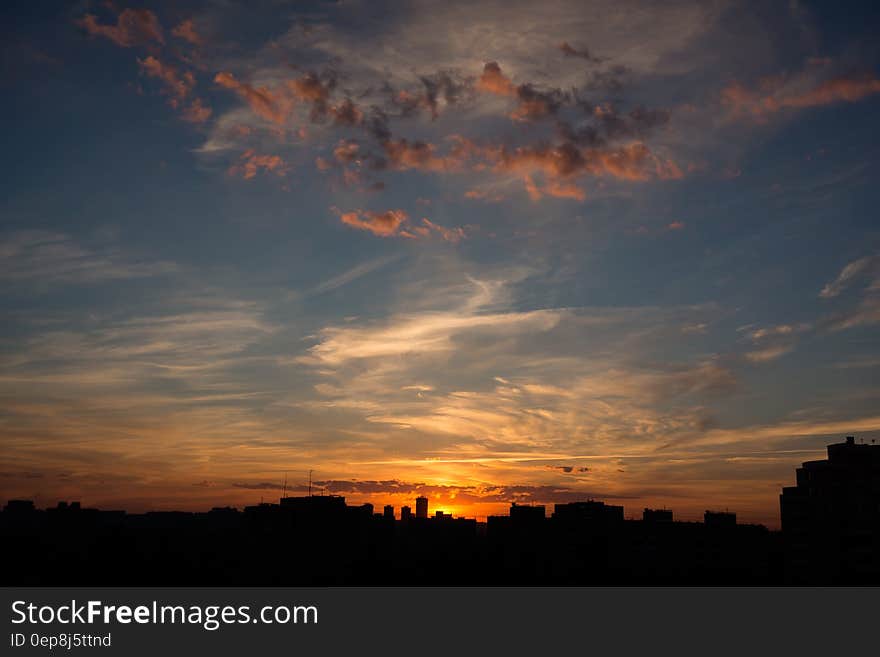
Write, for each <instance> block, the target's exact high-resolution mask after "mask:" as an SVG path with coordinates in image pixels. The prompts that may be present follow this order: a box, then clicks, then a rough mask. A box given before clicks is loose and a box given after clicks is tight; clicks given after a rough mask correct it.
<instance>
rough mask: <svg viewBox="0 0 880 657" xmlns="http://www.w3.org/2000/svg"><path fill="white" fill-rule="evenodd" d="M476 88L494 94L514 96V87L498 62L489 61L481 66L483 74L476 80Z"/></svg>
mask: <svg viewBox="0 0 880 657" xmlns="http://www.w3.org/2000/svg"><path fill="white" fill-rule="evenodd" d="M477 89H479V90H480V91H485V92H487V93H490V94H495V95H496V96H515V95H516V87H514V85H513V82H511V81H510V78H508V77H507V76H506V75H504V73H502V72H501V67H500V66H498V62H489V63H487V64H486V65H485V66H484V67H483V74H482V75H481V76H480V77H479V79H478V80H477Z"/></svg>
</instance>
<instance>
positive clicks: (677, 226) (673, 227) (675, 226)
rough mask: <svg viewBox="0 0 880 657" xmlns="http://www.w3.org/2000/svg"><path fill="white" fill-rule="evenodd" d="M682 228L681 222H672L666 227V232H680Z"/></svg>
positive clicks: (682, 223)
mask: <svg viewBox="0 0 880 657" xmlns="http://www.w3.org/2000/svg"><path fill="white" fill-rule="evenodd" d="M683 228H684V222H683V221H673V222H672V223H671V224H669V225H668V226H667V227H666V230H682V229H683Z"/></svg>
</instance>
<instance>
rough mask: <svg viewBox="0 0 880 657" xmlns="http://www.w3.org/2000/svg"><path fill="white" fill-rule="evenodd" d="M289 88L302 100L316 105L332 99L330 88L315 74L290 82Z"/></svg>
mask: <svg viewBox="0 0 880 657" xmlns="http://www.w3.org/2000/svg"><path fill="white" fill-rule="evenodd" d="M288 86H289V87H290V89H291V90H292V91H293V93H294V94H295V95H296V96H297V97H298V98H300V99H301V100H307V101H311V102H313V103H314V102H321V101H326V100H327V99H328V98H329V97H330V89H329V87H327V86H326V85H324V84H323V83H322V82H321V81H320V80H319V79H318V76H317V75H315V74H314V73H309V74H307V75H305V76H303V77H301V78H299V79H297V80H291V81H290V82H288Z"/></svg>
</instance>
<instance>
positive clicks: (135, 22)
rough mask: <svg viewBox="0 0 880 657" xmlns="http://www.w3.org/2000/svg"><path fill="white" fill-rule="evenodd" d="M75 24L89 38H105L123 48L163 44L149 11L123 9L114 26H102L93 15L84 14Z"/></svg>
mask: <svg viewBox="0 0 880 657" xmlns="http://www.w3.org/2000/svg"><path fill="white" fill-rule="evenodd" d="M75 23H76V25H78V26H79V27H81V28H82V29H84V30H85V31H86V32H88V34H89V35H90V36H102V37H106V38H107V39H110V40H111V41H112V42H113V43H115V44H116V45H117V46H122V47H123V48H130V47H132V46H137V45H144V44H147V43H149V42H151V41H156V42H157V43H163V44H164V43H165V38H164V37H163V36H162V26H161V25H160V24H159V19H158V18H157V17H156V14H154V13H153V12H152V11H150V10H149V9H123V10H122V11H121V12H120V13H119V16H118V17H117V19H116V25H102V24H100V23H98V19H97V17H96V16H95V15H94V14H86V15H85V16H83V17H82V18H80V19H79V20H77V21H75Z"/></svg>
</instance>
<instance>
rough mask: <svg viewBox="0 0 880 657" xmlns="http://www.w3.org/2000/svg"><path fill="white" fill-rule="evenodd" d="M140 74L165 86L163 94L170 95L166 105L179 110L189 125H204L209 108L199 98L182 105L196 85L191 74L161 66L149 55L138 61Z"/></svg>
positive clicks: (161, 64) (165, 65)
mask: <svg viewBox="0 0 880 657" xmlns="http://www.w3.org/2000/svg"><path fill="white" fill-rule="evenodd" d="M138 65H139V66H140V68H141V72H142V73H143V74H144V75H146V76H147V77H151V78H155V79H157V80H159V81H161V82H162V84H163V85H164V86H165V92H166V93H168V94H170V96H171V98H170V100H169V101H168V103H169V104H170V105H171V107H173V108H174V109H176V110H180V112H181V117H182V118H183V119H184V120H185V121H189V122H191V123H204V122H205V121H207V120H208V119H209V118H210V116H211V108H210V107H206V106H205V105H204V104H203V103H202V100H201V99H200V98H194V99H193V101H192V102H191V103H189V104H188V105H184V103H185V102H186V100H187V98H188V97H189V96H190V95H191V93H192V91H193V88H194V87H195V84H196V79H195V76H193V74H192V72H190V71H184V72H183V73H181V72H179V71H178V70H177V69H176V68H175V67H173V66H168V65H167V64H163V63H162V62H161V61H159V59H157V58H156V57H153V56H152V55H149V56H148V57H146V58H144V59H139V60H138Z"/></svg>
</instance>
